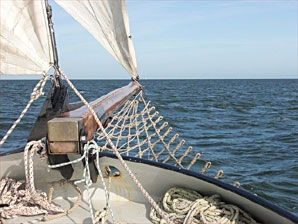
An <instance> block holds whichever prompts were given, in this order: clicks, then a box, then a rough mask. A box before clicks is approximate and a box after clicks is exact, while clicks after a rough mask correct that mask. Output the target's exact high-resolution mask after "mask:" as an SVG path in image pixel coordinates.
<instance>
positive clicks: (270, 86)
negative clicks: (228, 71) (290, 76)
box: [0, 80, 298, 214]
mask: <svg viewBox="0 0 298 224" xmlns="http://www.w3.org/2000/svg"><path fill="white" fill-rule="evenodd" d="M36 82H37V81H36V80H27V81H23V80H18V81H15V80H14V81H12V80H1V81H0V137H1V138H2V136H3V135H4V134H5V132H6V131H7V130H8V128H9V127H10V125H11V124H12V123H13V121H14V120H15V119H16V118H17V117H18V116H19V114H20V113H21V111H22V110H23V108H24V107H25V105H26V104H27V102H28V100H29V96H30V93H31V91H32V88H33V87H34V85H35V84H36ZM73 82H74V84H75V86H76V87H77V88H78V90H79V91H80V92H81V93H82V94H83V95H84V96H85V97H86V98H87V99H88V100H94V99H96V98H97V97H99V96H101V95H103V94H106V93H108V92H109V91H112V90H114V89H116V88H119V87H122V86H123V85H126V84H127V83H128V82H129V81H128V80H74V81H73ZM141 84H142V85H143V86H144V93H145V97H146V99H147V100H150V101H152V104H153V105H155V107H156V109H157V110H158V111H159V112H160V114H161V115H162V116H163V117H164V120H165V121H167V122H168V123H169V125H170V126H172V127H173V128H174V130H175V131H176V132H178V133H179V134H180V136H181V137H183V138H184V139H185V140H186V142H187V143H188V144H189V145H192V146H193V148H194V149H193V150H195V151H197V152H200V153H201V154H202V158H203V159H204V160H208V161H211V162H212V168H210V170H208V171H207V172H206V175H211V176H214V174H215V173H216V171H217V170H219V169H222V170H223V171H224V176H223V178H222V179H223V181H225V182H228V183H231V184H232V183H233V182H234V181H238V182H240V184H241V187H242V188H244V189H246V190H248V191H250V192H252V193H254V194H257V195H258V196H260V197H263V198H265V199H267V200H269V201H271V202H273V203H274V204H277V205H278V206H280V207H283V208H285V209H286V210H288V211H290V212H293V213H294V214H297V192H298V182H297V180H298V172H297V167H298V165H297V155H298V147H297V139H298V138H297V137H298V136H297V135H298V130H297V129H298V126H297V115H298V113H297V111H298V108H297V106H298V101H297V93H298V86H297V80H144V81H141ZM49 86H50V85H49V84H48V85H47V86H46V92H47V91H48V89H49ZM70 98H71V100H73V101H77V100H78V99H77V98H76V97H75V96H74V94H72V93H70ZM44 99H45V96H44V97H40V99H38V100H37V101H36V102H34V103H33V105H32V107H31V108H30V109H29V111H28V113H27V114H26V115H25V117H24V118H23V120H22V122H21V124H20V125H19V126H18V127H17V128H16V130H15V132H14V133H13V134H12V135H11V136H10V137H9V138H8V140H7V142H6V143H5V144H4V146H3V148H2V149H1V151H2V152H3V151H8V150H10V149H15V148H20V147H23V146H24V145H25V143H26V138H27V136H28V134H29V132H30V130H31V127H32V124H33V123H34V121H35V119H36V116H37V115H38V113H39V110H40V107H41V105H42V103H43V101H44ZM195 168H196V167H194V169H195Z"/></svg>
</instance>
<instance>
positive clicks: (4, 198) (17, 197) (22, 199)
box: [0, 140, 64, 219]
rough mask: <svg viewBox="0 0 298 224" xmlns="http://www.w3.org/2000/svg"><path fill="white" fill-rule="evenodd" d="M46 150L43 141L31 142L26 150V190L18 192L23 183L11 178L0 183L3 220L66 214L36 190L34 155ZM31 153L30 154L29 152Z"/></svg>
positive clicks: (1, 215)
mask: <svg viewBox="0 0 298 224" xmlns="http://www.w3.org/2000/svg"><path fill="white" fill-rule="evenodd" d="M43 149H45V144H44V142H43V140H39V141H31V142H29V143H28V144H27V145H26V147H25V150H24V166H25V176H26V186H25V190H18V188H19V187H20V186H21V185H22V183H21V182H19V181H15V180H12V179H9V178H6V179H2V180H1V182H0V192H1V194H0V196H1V202H0V204H1V207H0V217H1V218H6V219H8V218H14V217H16V216H17V215H26V216H33V215H39V214H48V213H61V212H64V210H63V209H62V208H59V207H57V206H56V205H54V204H52V203H50V202H49V201H48V200H47V195H46V194H45V193H44V192H42V191H39V190H36V189H35V185H34V174H33V155H34V153H35V152H37V151H42V150H43ZM29 151H30V152H29Z"/></svg>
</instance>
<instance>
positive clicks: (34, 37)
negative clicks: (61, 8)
mask: <svg viewBox="0 0 298 224" xmlns="http://www.w3.org/2000/svg"><path fill="white" fill-rule="evenodd" d="M0 11H1V13H0V18H1V20H0V74H7V75H20V74H21V75H22V74H43V73H45V72H47V71H48V70H49V69H50V67H51V63H52V61H53V56H52V46H51V39H50V34H49V27H48V20H47V13H46V7H45V1H44V0H38V1H36V0H13V1H12V0H7V1H0Z"/></svg>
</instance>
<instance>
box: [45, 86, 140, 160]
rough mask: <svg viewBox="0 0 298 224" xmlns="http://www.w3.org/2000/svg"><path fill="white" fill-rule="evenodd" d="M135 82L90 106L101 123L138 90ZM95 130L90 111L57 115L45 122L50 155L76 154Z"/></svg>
mask: <svg viewBox="0 0 298 224" xmlns="http://www.w3.org/2000/svg"><path fill="white" fill-rule="evenodd" d="M141 89H142V86H141V85H140V84H139V83H138V82H131V83H130V84H128V85H127V86H124V87H122V88H119V89H116V90H114V91H112V92H110V93H109V94H107V95H105V96H102V97H100V98H98V99H97V100H95V101H93V102H91V103H90V105H91V106H92V108H93V110H94V111H95V112H96V114H97V116H98V117H99V119H100V120H101V122H102V123H105V122H106V121H107V119H108V118H109V117H110V116H111V115H112V113H113V112H114V111H116V110H117V109H118V108H119V107H120V106H121V105H122V104H123V103H124V102H126V101H127V100H128V99H129V98H130V97H131V96H133V95H135V94H137V93H138V92H139V91H141ZM97 129H98V124H97V123H96V121H95V119H94V117H93V116H92V114H91V112H90V111H89V110H88V108H87V107H86V106H82V107H80V108H78V109H76V110H72V111H69V112H66V113H63V114H61V115H60V116H59V117H57V118H54V119H52V120H50V121H48V146H49V153H51V154H66V153H77V152H79V149H80V145H79V143H80V142H81V141H86V140H88V141H89V140H91V139H92V138H93V135H94V133H95V131H96V130H97Z"/></svg>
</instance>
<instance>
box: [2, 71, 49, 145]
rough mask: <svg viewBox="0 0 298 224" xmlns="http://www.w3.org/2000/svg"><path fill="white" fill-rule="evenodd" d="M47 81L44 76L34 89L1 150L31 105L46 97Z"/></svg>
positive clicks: (3, 139) (7, 134)
mask: <svg viewBox="0 0 298 224" xmlns="http://www.w3.org/2000/svg"><path fill="white" fill-rule="evenodd" d="M47 79H48V76H46V75H43V77H42V78H41V79H40V80H39V82H38V83H37V84H36V86H35V87H34V89H33V91H32V93H31V95H30V100H29V101H28V103H27V105H26V107H25V108H24V110H23V111H22V113H21V114H20V116H19V117H18V119H17V120H16V121H15V122H14V123H13V125H12V126H11V127H10V128H9V130H8V131H7V132H6V134H5V135H4V136H3V138H2V139H1V141H0V148H1V147H2V145H3V144H4V142H5V141H6V139H7V138H8V137H9V135H10V134H11V133H12V132H13V130H14V129H15V127H16V126H17V125H18V124H19V123H20V121H21V120H22V118H23V117H24V115H25V114H26V112H27V111H28V109H29V107H30V106H31V104H32V103H33V101H35V100H37V99H38V98H39V97H40V96H42V95H44V92H43V88H44V86H45V84H46V81H47Z"/></svg>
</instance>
